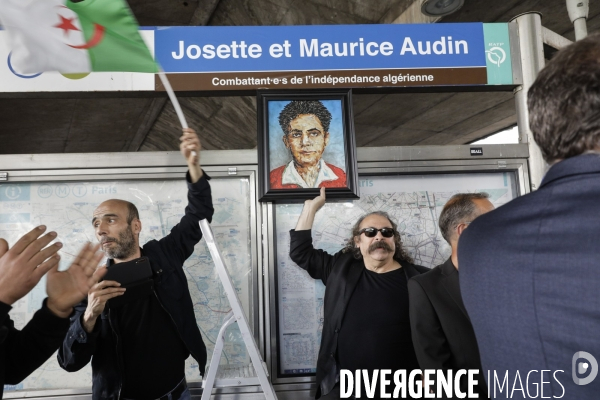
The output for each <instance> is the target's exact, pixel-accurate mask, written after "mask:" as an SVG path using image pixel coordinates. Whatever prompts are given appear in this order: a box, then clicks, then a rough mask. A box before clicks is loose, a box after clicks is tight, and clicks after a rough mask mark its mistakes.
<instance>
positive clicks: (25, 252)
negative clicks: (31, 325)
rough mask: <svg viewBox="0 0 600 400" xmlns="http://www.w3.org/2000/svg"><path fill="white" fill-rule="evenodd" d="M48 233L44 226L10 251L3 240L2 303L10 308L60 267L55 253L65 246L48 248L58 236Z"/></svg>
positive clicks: (0, 255)
mask: <svg viewBox="0 0 600 400" xmlns="http://www.w3.org/2000/svg"><path fill="white" fill-rule="evenodd" d="M45 231H46V227H45V226H43V225H41V226H38V227H37V228H34V229H33V230H31V231H30V232H29V233H27V234H25V235H24V236H22V237H21V238H20V239H19V240H18V241H17V243H15V245H14V246H13V247H12V249H10V250H9V248H8V243H6V241H5V240H4V239H0V301H1V302H3V303H5V304H8V305H11V304H13V303H14V302H16V301H17V300H19V299H20V298H22V297H23V296H25V295H26V294H27V293H29V292H30V291H31V290H32V289H33V288H34V287H35V285H37V284H38V282H39V281H40V279H42V276H44V274H45V273H46V272H48V271H50V270H51V269H52V268H56V267H57V266H58V261H59V260H60V256H58V255H57V254H56V253H57V252H58V250H59V249H60V248H61V247H62V243H54V244H53V245H51V246H48V247H46V246H47V245H48V243H50V242H51V241H52V240H54V239H55V238H56V232H49V233H48V234H46V235H44V236H42V237H40V236H41V235H42V234H43V233H44V232H45Z"/></svg>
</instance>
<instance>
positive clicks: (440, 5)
mask: <svg viewBox="0 0 600 400" xmlns="http://www.w3.org/2000/svg"><path fill="white" fill-rule="evenodd" d="M464 3H465V0H423V2H422V3H421V13H423V14H425V15H428V16H430V17H443V16H445V15H450V14H452V13H453V12H455V11H457V10H458V9H460V8H461V7H462V6H463V4H464Z"/></svg>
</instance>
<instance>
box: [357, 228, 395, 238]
mask: <svg viewBox="0 0 600 400" xmlns="http://www.w3.org/2000/svg"><path fill="white" fill-rule="evenodd" d="M377 232H381V236H383V237H385V238H391V237H392V236H394V235H395V234H396V231H395V230H394V228H381V229H377V228H364V229H361V230H360V231H358V234H359V235H360V234H361V233H364V234H365V236H366V237H368V238H372V237H375V236H377Z"/></svg>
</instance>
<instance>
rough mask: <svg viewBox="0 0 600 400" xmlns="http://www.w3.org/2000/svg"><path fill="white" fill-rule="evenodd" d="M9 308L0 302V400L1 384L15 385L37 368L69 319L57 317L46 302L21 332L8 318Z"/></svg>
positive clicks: (54, 347)
mask: <svg viewBox="0 0 600 400" xmlns="http://www.w3.org/2000/svg"><path fill="white" fill-rule="evenodd" d="M10 309H11V306H9V305H7V304H4V303H1V302H0V398H2V393H3V391H4V384H5V383H7V384H9V385H16V384H17V383H19V382H21V381H22V380H23V379H25V378H27V376H29V374H31V373H32V372H33V371H35V370H36V369H37V368H39V367H40V366H41V365H42V364H43V363H44V362H45V361H46V360H47V359H48V358H50V356H51V355H52V353H54V352H55V351H56V350H57V349H58V347H59V346H60V344H61V343H62V341H63V339H64V337H65V333H66V332H67V329H69V319H68V318H59V317H57V316H55V315H54V314H52V312H51V311H50V310H48V308H47V307H46V300H44V304H43V305H42V308H41V309H40V310H38V311H37V312H36V313H35V314H34V315H33V318H32V319H31V321H29V322H28V323H27V325H25V327H24V328H23V330H21V331H19V330H17V329H15V324H14V322H13V320H11V319H10V317H9V316H8V312H9V311H10Z"/></svg>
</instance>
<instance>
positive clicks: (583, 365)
mask: <svg viewBox="0 0 600 400" xmlns="http://www.w3.org/2000/svg"><path fill="white" fill-rule="evenodd" d="M580 358H584V359H585V360H586V361H587V362H583V361H580V362H579V363H578V362H577V360H579V359H580ZM590 367H592V368H591V370H589V368H590ZM588 370H589V371H590V374H589V375H588V376H587V377H586V378H578V377H577V375H578V374H579V375H582V374H585V373H586V372H587V371H588ZM572 373H573V382H575V384H576V385H587V384H588V383H591V382H592V381H593V380H594V379H595V378H596V375H598V361H596V359H595V358H594V356H593V355H591V354H590V353H588V352H586V351H578V352H577V353H575V354H573V369H572Z"/></svg>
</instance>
